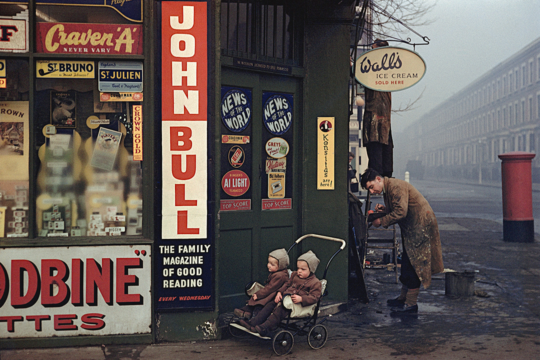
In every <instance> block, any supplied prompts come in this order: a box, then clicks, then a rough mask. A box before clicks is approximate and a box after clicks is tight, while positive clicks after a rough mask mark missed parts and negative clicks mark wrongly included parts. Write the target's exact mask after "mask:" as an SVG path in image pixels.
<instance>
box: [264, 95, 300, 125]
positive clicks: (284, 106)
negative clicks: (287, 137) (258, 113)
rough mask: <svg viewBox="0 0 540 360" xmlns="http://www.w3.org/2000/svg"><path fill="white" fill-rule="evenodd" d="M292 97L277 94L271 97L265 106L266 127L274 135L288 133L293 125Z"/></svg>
mask: <svg viewBox="0 0 540 360" xmlns="http://www.w3.org/2000/svg"><path fill="white" fill-rule="evenodd" d="M292 105H293V104H292V96H290V95H285V94H275V95H272V96H270V97H269V98H268V99H267V100H266V103H265V104H264V109H263V116H264V118H263V119H264V126H266V129H267V130H268V131H269V132H270V133H271V134H273V135H282V134H284V133H286V132H287V131H288V130H289V129H290V127H291V124H292V120H293V113H292V110H293V108H292Z"/></svg>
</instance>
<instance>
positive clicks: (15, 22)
mask: <svg viewBox="0 0 540 360" xmlns="http://www.w3.org/2000/svg"><path fill="white" fill-rule="evenodd" d="M26 22H27V20H19V19H0V51H14V52H23V51H28V34H27V30H26V29H27V27H26Z"/></svg>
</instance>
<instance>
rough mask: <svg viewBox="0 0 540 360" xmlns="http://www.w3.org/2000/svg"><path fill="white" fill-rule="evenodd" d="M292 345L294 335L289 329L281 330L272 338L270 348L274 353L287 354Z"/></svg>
mask: <svg viewBox="0 0 540 360" xmlns="http://www.w3.org/2000/svg"><path fill="white" fill-rule="evenodd" d="M293 345H294V336H293V334H292V333H291V332H290V331H287V330H281V331H280V332H278V333H277V334H276V335H275V336H274V339H273V340H272V348H273V349H274V352H275V353H276V355H278V356H281V355H287V354H288V353H290V352H291V350H292V347H293Z"/></svg>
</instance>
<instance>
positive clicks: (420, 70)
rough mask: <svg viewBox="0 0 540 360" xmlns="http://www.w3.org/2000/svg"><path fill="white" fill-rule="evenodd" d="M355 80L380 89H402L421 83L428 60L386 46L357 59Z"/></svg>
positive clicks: (410, 52) (411, 52) (387, 90)
mask: <svg viewBox="0 0 540 360" xmlns="http://www.w3.org/2000/svg"><path fill="white" fill-rule="evenodd" d="M355 66H356V80H357V81H358V82H359V83H360V84H362V85H364V86H365V87H367V88H370V89H372V90H377V91H385V92H390V91H399V90H404V89H407V88H409V87H411V86H413V85H415V84H416V83H418V82H419V81H420V80H421V79H422V77H424V74H425V73H426V63H425V62H424V60H423V59H422V58H421V57H420V55H418V54H417V53H415V52H414V51H411V50H407V49H403V48H398V47H389V46H385V47H382V48H376V49H373V50H370V51H368V52H366V53H364V54H362V55H361V56H360V57H359V58H358V59H357V60H356V64H355Z"/></svg>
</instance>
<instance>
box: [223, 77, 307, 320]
mask: <svg viewBox="0 0 540 360" xmlns="http://www.w3.org/2000/svg"><path fill="white" fill-rule="evenodd" d="M238 89H239V90H238ZM235 92H236V93H237V94H240V93H244V94H247V97H248V98H249V95H251V109H250V110H249V111H248V112H249V114H250V115H251V119H250V124H249V125H248V126H247V127H246V128H245V129H244V130H242V131H238V129H241V128H242V126H245V118H246V116H245V113H244V118H239V123H238V122H235V123H234V124H233V123H232V122H231V121H230V122H229V123H227V124H226V123H225V122H224V121H223V117H225V118H227V117H228V116H229V115H230V113H228V114H227V115H226V116H223V115H222V116H220V121H221V122H222V124H221V125H220V126H221V134H220V139H221V144H220V145H219V146H220V161H221V174H220V175H219V179H220V185H219V187H218V189H217V191H218V194H219V195H218V196H217V198H218V199H219V201H220V204H221V205H220V209H221V210H220V212H219V216H218V219H219V238H218V240H217V241H218V244H219V245H218V259H217V261H218V262H217V263H218V269H219V272H218V274H219V275H218V281H219V283H218V284H219V285H218V286H219V289H218V294H219V309H220V312H221V313H223V312H228V311H231V310H232V309H234V308H235V307H240V306H243V305H244V304H245V301H246V300H247V298H246V295H245V294H244V287H245V285H246V284H247V283H249V282H251V281H259V282H264V281H265V280H266V277H267V276H268V270H267V269H266V262H267V257H268V253H269V252H270V251H272V250H274V249H277V248H285V249H287V250H288V249H289V247H290V246H291V245H292V244H293V242H294V240H296V238H297V236H298V233H299V229H298V226H300V224H301V222H300V215H299V214H300V213H299V209H300V208H301V207H300V198H301V195H302V193H301V185H300V184H301V176H300V171H299V170H298V169H300V165H301V164H300V161H301V159H302V147H301V137H300V134H301V131H302V129H301V123H300V121H299V119H301V118H302V94H301V80H300V79H297V78H292V77H287V76H279V75H269V74H262V73H257V72H248V71H241V70H237V69H231V68H223V69H222V107H223V106H225V111H227V109H228V108H230V109H232V108H233V107H234V104H233V100H231V99H233V97H232V96H230V98H229V99H228V100H229V102H228V103H227V94H233V93H235ZM237 94H236V95H237ZM224 98H225V99H224ZM237 99H239V97H238V96H237ZM231 104H232V105H231ZM223 111H224V109H223V108H222V114H223ZM233 114H234V112H233ZM237 116H239V115H237ZM232 117H234V116H232ZM232 117H230V118H232ZM230 118H229V119H230ZM265 119H266V120H267V121H266V122H265ZM227 126H228V127H227ZM234 126H236V127H237V128H236V129H234ZM231 128H233V130H237V131H238V132H237V133H234V134H237V135H238V136H239V137H237V138H236V140H238V139H239V138H241V137H243V139H246V138H245V136H249V143H246V144H238V143H236V144H234V143H228V142H227V141H230V139H231V138H232V137H231V136H223V135H227V134H229V135H230V134H233V133H232V132H231V130H230V129H231ZM244 141H245V140H244ZM237 142H242V140H240V141H237ZM238 148H241V150H238ZM241 151H243V154H242V155H243V156H245V162H244V163H243V164H242V165H241V166H239V167H237V165H238V164H237V163H236V164H235V163H234V162H235V159H236V156H235V154H236V155H238V153H241ZM269 154H270V155H269ZM233 164H234V165H235V166H234V168H233V166H232V165H233ZM230 170H234V171H233V172H232V173H229V171H230ZM242 173H245V174H246V175H247V176H248V177H249V190H248V191H246V193H244V194H243V195H239V196H236V195H237V194H238V193H236V194H233V195H235V196H231V195H230V193H231V191H230V188H229V187H230V186H231V184H232V183H233V182H232V181H235V180H234V176H237V175H238V174H240V175H239V176H244V175H243V174H242ZM231 178H232V179H231ZM241 181H242V184H243V185H245V181H244V180H242V179H241ZM225 189H227V190H228V193H227V192H225ZM244 190H245V188H244V189H241V190H240V192H239V193H242V191H244ZM245 200H250V204H249V207H250V209H249V210H232V211H231V210H229V209H230V208H234V204H240V208H245V207H246V204H247V202H246V201H245ZM263 207H264V208H265V209H263ZM295 257H296V256H295V255H293V256H291V259H294V258H295ZM292 265H293V268H294V264H292Z"/></svg>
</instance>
